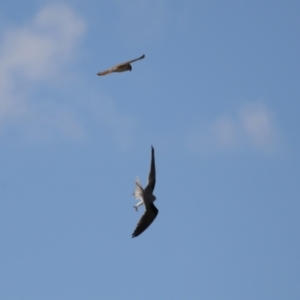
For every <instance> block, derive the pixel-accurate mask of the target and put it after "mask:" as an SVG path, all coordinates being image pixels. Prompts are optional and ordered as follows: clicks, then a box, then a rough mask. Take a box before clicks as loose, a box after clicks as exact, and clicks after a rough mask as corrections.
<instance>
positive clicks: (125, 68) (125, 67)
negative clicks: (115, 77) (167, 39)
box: [97, 54, 145, 76]
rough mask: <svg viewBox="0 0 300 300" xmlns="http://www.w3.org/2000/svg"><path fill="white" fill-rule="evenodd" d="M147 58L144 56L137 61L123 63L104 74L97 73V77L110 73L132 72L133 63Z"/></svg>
mask: <svg viewBox="0 0 300 300" xmlns="http://www.w3.org/2000/svg"><path fill="white" fill-rule="evenodd" d="M144 57H145V54H144V55H142V56H141V57H139V58H136V59H133V60H129V61H126V62H124V63H121V64H118V65H116V66H114V67H112V68H110V69H108V70H105V71H103V72H99V73H97V75H99V76H103V75H108V74H110V73H113V72H125V71H131V70H132V67H131V63H133V62H135V61H137V60H140V59H143V58H144Z"/></svg>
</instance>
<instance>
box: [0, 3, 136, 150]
mask: <svg viewBox="0 0 300 300" xmlns="http://www.w3.org/2000/svg"><path fill="white" fill-rule="evenodd" d="M86 27H87V24H86V23H85V21H84V20H83V19H82V18H81V17H80V16H79V15H78V14H76V13H75V12H74V11H73V10H72V9H71V8H70V7H68V6H65V5H60V4H56V5H50V6H47V7H45V8H43V9H42V10H41V11H39V12H38V13H37V15H36V16H35V17H34V18H33V19H32V21H30V22H28V23H26V24H25V25H24V26H20V27H18V28H14V29H9V30H7V31H6V32H5V34H4V36H3V38H2V41H1V43H0V133H3V132H11V131H13V132H15V133H16V134H15V135H16V136H17V137H18V138H20V139H22V140H27V141H34V142H41V141H42V142H44V141H49V140H50V141H52V140H55V139H57V138H60V137H63V138H65V137H67V138H70V139H75V140H76V139H77V140H78V139H82V138H84V137H86V136H87V135H88V133H87V128H88V124H87V123H88V122H90V121H92V122H93V120H94V121H99V122H98V124H100V128H101V130H105V131H107V132H109V133H110V135H111V136H112V138H113V140H115V141H116V142H117V143H118V144H119V145H120V146H122V147H125V148H126V147H128V145H129V144H130V143H131V137H132V135H131V132H132V128H133V127H134V126H133V124H134V121H133V119H132V118H130V117H128V116H126V115H125V114H123V113H122V112H121V111H120V110H119V109H118V107H117V105H116V104H115V102H114V101H113V100H111V99H109V98H108V97H103V96H101V95H99V93H98V92H96V91H95V88H94V87H93V86H92V84H91V83H90V82H89V80H87V79H86V76H85V74H83V73H82V71H80V70H78V71H76V70H75V69H74V66H73V62H74V58H77V56H78V55H79V53H80V52H79V49H80V45H81V44H80V43H81V41H82V38H83V36H84V33H85V31H86ZM95 76H96V75H95ZM83 82H84V83H83ZM95 99H97V100H95Z"/></svg>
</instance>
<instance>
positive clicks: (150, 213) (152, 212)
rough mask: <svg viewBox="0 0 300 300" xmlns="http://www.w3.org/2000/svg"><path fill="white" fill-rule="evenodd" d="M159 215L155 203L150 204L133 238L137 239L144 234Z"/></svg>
mask: <svg viewBox="0 0 300 300" xmlns="http://www.w3.org/2000/svg"><path fill="white" fill-rule="evenodd" d="M157 214H158V209H157V208H156V207H155V205H154V204H153V203H149V205H147V207H146V211H145V212H144V214H143V215H142V217H141V219H140V220H139V222H138V224H137V226H136V228H135V230H134V232H133V234H132V237H133V238H134V237H137V236H138V235H140V234H141V233H142V232H144V231H145V230H146V229H147V228H148V227H149V226H150V224H151V223H152V222H153V221H154V219H155V218H156V216H157Z"/></svg>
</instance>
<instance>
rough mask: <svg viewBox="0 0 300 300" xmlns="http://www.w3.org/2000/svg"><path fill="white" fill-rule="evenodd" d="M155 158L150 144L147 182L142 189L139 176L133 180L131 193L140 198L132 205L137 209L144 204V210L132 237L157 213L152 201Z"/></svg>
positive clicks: (150, 221) (141, 230)
mask: <svg viewBox="0 0 300 300" xmlns="http://www.w3.org/2000/svg"><path fill="white" fill-rule="evenodd" d="M155 176H156V175H155V158H154V148H153V147H152V146H151V166H150V172H149V176H148V184H147V186H146V187H145V189H143V187H142V185H141V183H140V180H139V178H138V177H137V179H136V181H135V191H134V193H133V195H134V196H135V198H136V199H138V200H140V202H139V203H138V204H137V205H135V206H134V208H135V209H136V210H137V208H138V206H140V205H142V204H144V205H145V212H144V214H143V215H142V217H141V219H140V220H139V222H138V224H137V226H136V228H135V230H134V232H133V234H132V237H133V238H134V237H137V236H138V235H140V234H141V233H142V232H143V231H145V230H146V229H147V228H148V227H149V226H150V224H151V223H152V222H153V221H154V219H155V218H156V216H157V214H158V209H157V208H156V207H155V205H154V204H153V202H154V201H155V200H156V197H155V196H154V195H153V190H154V187H155Z"/></svg>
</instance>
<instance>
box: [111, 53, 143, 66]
mask: <svg viewBox="0 0 300 300" xmlns="http://www.w3.org/2000/svg"><path fill="white" fill-rule="evenodd" d="M144 57H145V54H143V55H142V56H141V57H139V58H136V59H133V60H129V61H126V62H124V63H121V64H118V65H116V66H114V67H113V68H116V67H120V66H122V65H128V64H131V63H133V62H135V61H137V60H140V59H143V58H144Z"/></svg>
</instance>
